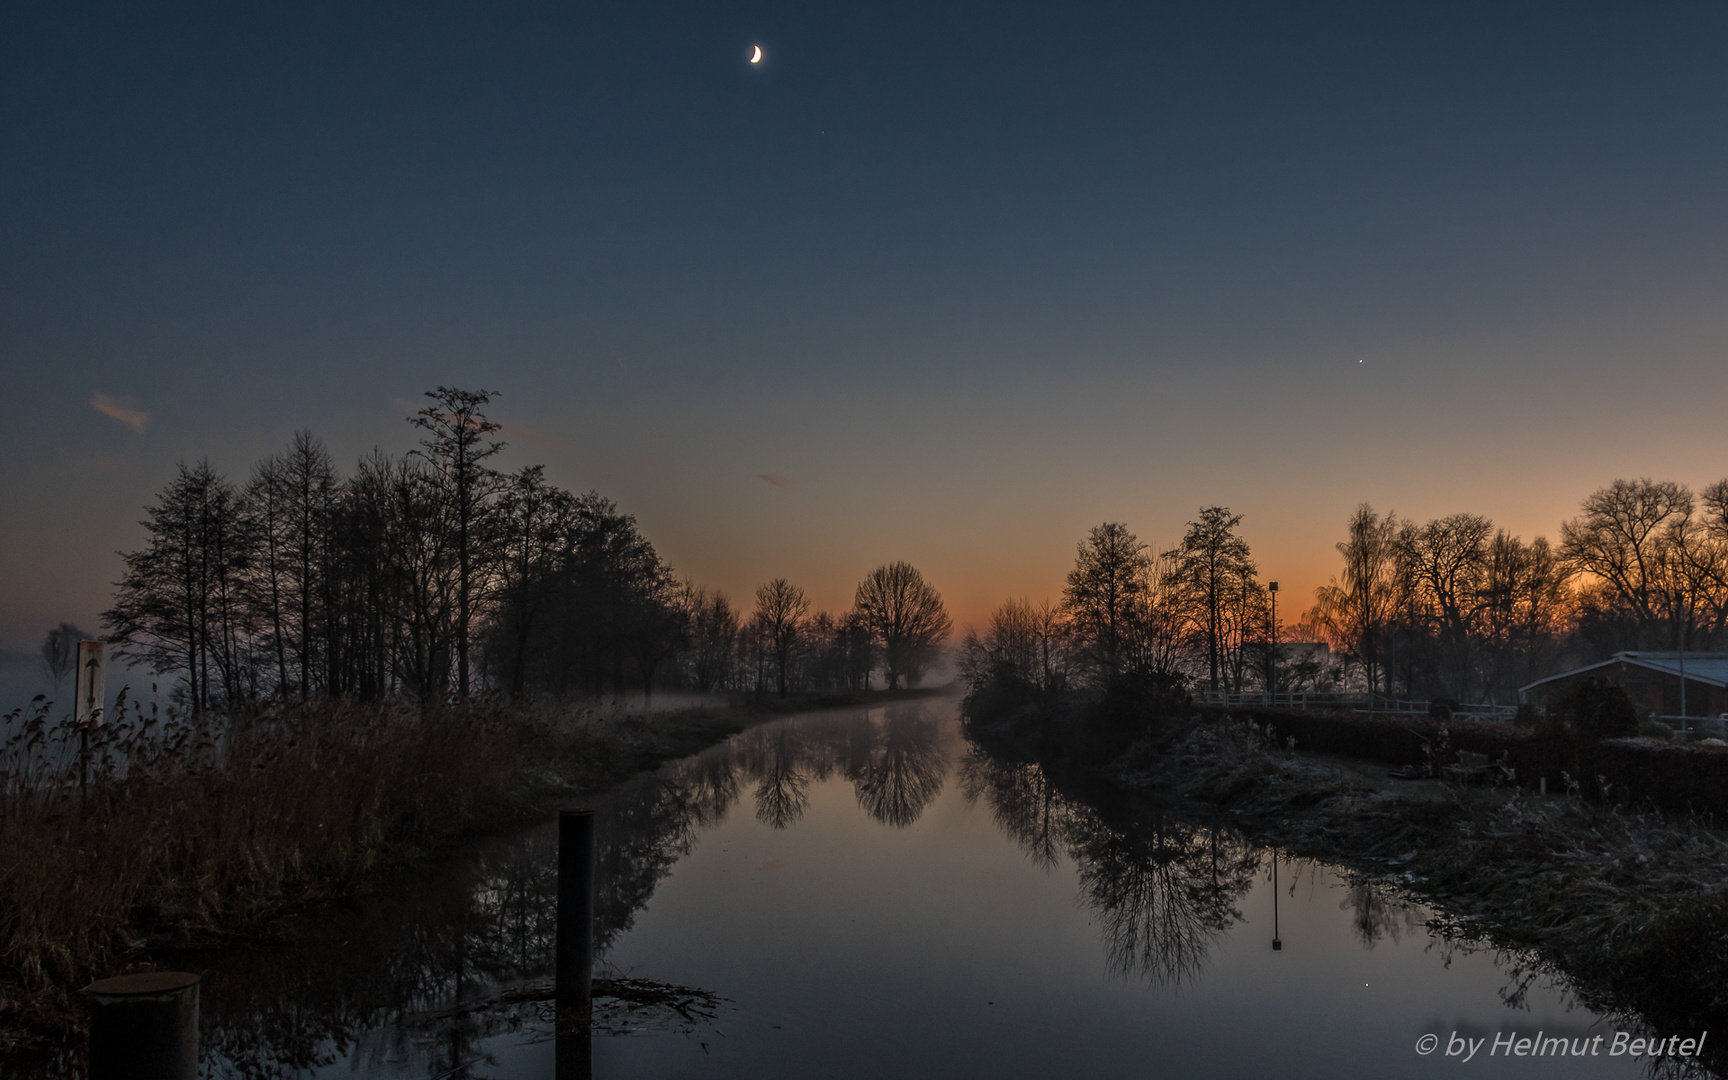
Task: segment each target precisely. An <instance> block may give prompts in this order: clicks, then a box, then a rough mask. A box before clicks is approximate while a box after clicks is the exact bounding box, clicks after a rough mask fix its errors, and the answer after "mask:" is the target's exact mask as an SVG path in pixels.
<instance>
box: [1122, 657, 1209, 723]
mask: <svg viewBox="0 0 1728 1080" xmlns="http://www.w3.org/2000/svg"><path fill="white" fill-rule="evenodd" d="M1193 704H1194V699H1193V698H1192V697H1190V696H1189V694H1188V687H1187V684H1186V680H1184V679H1183V677H1182V676H1181V675H1178V674H1176V673H1174V672H1169V671H1155V670H1153V669H1151V668H1147V667H1134V668H1130V669H1128V670H1127V671H1124V672H1122V673H1121V674H1120V675H1118V676H1117V677H1116V678H1115V679H1113V680H1112V681H1111V683H1110V686H1109V688H1108V689H1106V690H1105V691H1104V700H1103V702H1102V703H1101V705H1100V709H1101V711H1102V714H1103V715H1104V717H1105V718H1106V719H1107V720H1109V721H1110V722H1111V723H1113V724H1122V725H1130V726H1134V727H1145V726H1149V725H1152V724H1154V723H1156V722H1157V721H1159V720H1161V719H1165V718H1168V717H1171V716H1177V715H1181V714H1185V713H1186V712H1188V710H1189V709H1191V708H1192V707H1193Z"/></svg>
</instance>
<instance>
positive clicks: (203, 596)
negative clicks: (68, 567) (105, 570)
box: [102, 461, 246, 714]
mask: <svg viewBox="0 0 1728 1080" xmlns="http://www.w3.org/2000/svg"><path fill="white" fill-rule="evenodd" d="M236 502H237V499H236V496H235V493H234V489H233V487H232V486H231V485H230V484H229V483H228V481H226V480H224V479H223V478H222V477H220V476H218V475H217V474H216V473H215V471H214V470H212V469H211V468H210V465H209V463H208V462H204V461H200V462H199V463H198V464H197V465H196V466H194V467H191V468H188V467H187V466H186V465H185V464H184V463H182V464H180V465H179V467H178V475H177V476H176V477H175V479H174V480H173V482H171V483H170V484H169V485H168V486H167V487H166V488H164V489H163V491H162V494H161V495H160V496H159V497H158V498H157V501H156V504H155V505H154V506H150V507H147V508H146V514H147V515H148V516H147V518H146V520H145V521H143V522H142V523H141V524H143V525H144V527H145V528H146V529H147V530H149V542H148V545H147V546H146V547H145V548H144V549H143V550H141V551H135V552H131V553H122V554H121V558H122V559H123V560H124V562H125V564H126V572H125V574H124V575H123V576H122V577H121V579H120V581H119V582H118V583H117V584H116V593H115V597H114V606H113V607H112V608H110V609H109V610H108V611H106V612H104V613H103V615H102V621H103V624H104V625H105V626H107V627H108V629H109V640H110V641H112V642H114V643H115V645H116V648H115V654H116V655H117V656H119V657H124V658H128V659H135V660H139V661H142V662H143V663H144V664H145V665H147V666H148V667H149V668H150V669H151V670H152V671H154V672H155V673H156V674H158V675H161V674H166V673H169V672H174V671H179V672H183V673H184V674H185V677H186V684H185V685H186V690H187V702H188V705H189V706H190V708H191V710H192V712H193V713H194V714H200V713H202V712H204V710H205V709H206V708H208V707H209V706H210V705H212V704H213V703H214V702H213V701H212V691H213V688H214V689H215V690H216V691H217V692H218V693H219V694H220V695H221V698H222V700H225V701H234V700H237V699H238V698H239V697H240V696H241V694H242V692H243V689H244V686H245V683H244V681H243V676H244V675H245V674H246V673H245V672H243V671H242V665H243V663H244V661H245V659H246V657H245V656H244V653H243V637H244V635H245V630H246V626H245V624H244V616H245V613H244V611H243V609H242V606H241V602H240V601H241V586H240V572H241V569H242V568H243V566H244V556H245V553H244V551H243V549H242V545H241V544H240V535H239V529H238V514H237V513H236ZM212 663H214V664H215V666H216V671H215V673H214V674H213V673H212V672H211V670H210V669H211V665H212ZM213 684H214V686H213Z"/></svg>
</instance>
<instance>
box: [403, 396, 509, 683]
mask: <svg viewBox="0 0 1728 1080" xmlns="http://www.w3.org/2000/svg"><path fill="white" fill-rule="evenodd" d="M426 396H427V397H429V398H431V399H432V402H433V403H432V404H431V405H428V406H426V407H425V408H423V409H421V410H420V411H419V412H417V413H415V414H414V415H413V416H410V417H409V418H408V422H409V423H411V424H413V425H414V426H415V427H417V428H419V429H421V430H422V431H425V432H426V433H427V438H425V439H423V440H421V443H420V449H419V450H417V451H415V453H417V454H419V455H420V456H421V457H423V458H424V459H425V460H426V461H427V463H428V464H430V465H431V466H432V467H433V468H434V470H435V472H434V473H433V474H432V475H434V476H436V477H438V478H439V479H440V481H441V488H442V490H443V491H444V493H445V495H446V497H447V498H448V500H449V503H450V512H451V524H452V526H453V527H454V530H455V537H454V543H455V555H456V567H457V583H456V690H457V693H458V694H459V695H461V696H462V697H464V698H465V697H467V696H468V689H469V687H468V641H469V637H470V635H471V631H472V628H473V618H474V607H475V599H476V597H477V595H478V593H479V591H480V590H479V585H480V582H479V580H478V579H479V577H480V576H481V575H482V574H483V573H484V559H483V557H482V552H483V550H484V541H485V539H486V537H485V535H484V533H483V531H482V529H483V522H482V517H483V515H484V513H485V509H486V507H487V504H489V503H490V502H491V501H492V499H493V498H494V497H495V496H496V495H497V494H498V492H499V490H500V484H499V482H498V477H497V474H496V473H494V472H493V471H492V470H490V469H488V468H486V467H485V466H484V465H483V464H482V462H484V461H485V460H486V459H487V458H489V457H491V456H492V455H494V454H496V453H498V451H500V450H502V449H504V444H503V443H501V442H495V441H492V440H491V439H488V438H487V436H489V435H491V434H492V433H493V432H495V431H497V430H499V426H498V425H497V424H495V423H493V422H492V421H490V420H488V419H486V416H485V414H484V413H482V412H481V411H480V410H481V409H482V408H483V407H484V406H486V405H488V404H490V403H491V401H492V399H493V398H494V397H496V396H497V392H496V391H493V390H458V389H457V388H455V387H453V386H440V387H438V389H436V390H429V391H427V392H426Z"/></svg>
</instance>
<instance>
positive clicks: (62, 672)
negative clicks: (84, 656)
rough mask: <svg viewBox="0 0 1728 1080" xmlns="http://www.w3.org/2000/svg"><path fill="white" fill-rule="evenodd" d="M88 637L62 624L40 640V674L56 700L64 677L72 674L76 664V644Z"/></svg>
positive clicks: (78, 630)
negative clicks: (49, 686) (50, 686)
mask: <svg viewBox="0 0 1728 1080" xmlns="http://www.w3.org/2000/svg"><path fill="white" fill-rule="evenodd" d="M88 637H89V635H88V634H86V633H85V632H84V631H82V630H80V629H78V628H77V627H76V626H73V625H72V624H71V623H68V622H63V623H61V624H60V625H59V626H56V627H55V628H54V629H52V630H50V631H48V635H47V636H46V637H45V638H43V639H42V674H43V675H45V676H47V679H48V682H49V683H50V684H51V685H52V686H53V687H54V696H55V697H56V698H58V697H59V696H60V687H61V685H62V684H63V683H65V681H66V676H68V675H70V674H72V668H73V666H74V665H76V664H77V663H78V643H79V642H80V641H84V640H86V639H87V638H88Z"/></svg>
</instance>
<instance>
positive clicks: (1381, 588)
mask: <svg viewBox="0 0 1728 1080" xmlns="http://www.w3.org/2000/svg"><path fill="white" fill-rule="evenodd" d="M1241 521H1242V516H1241V515H1240V514H1233V513H1231V512H1230V511H1229V510H1228V509H1227V508H1225V507H1219V506H1213V507H1207V508H1204V509H1202V510H1201V511H1200V513H1199V515H1198V516H1197V517H1196V518H1195V520H1193V521H1191V522H1189V523H1188V526H1187V530H1186V532H1185V533H1184V535H1183V537H1182V541H1181V543H1179V544H1178V545H1177V546H1175V547H1174V548H1172V549H1169V550H1167V551H1156V550H1154V549H1153V548H1151V547H1150V546H1149V545H1146V544H1144V543H1141V542H1140V541H1139V539H1138V538H1137V537H1135V536H1134V534H1133V533H1131V532H1129V531H1128V529H1127V527H1126V526H1124V525H1122V524H1120V523H1114V522H1110V523H1105V524H1103V525H1099V526H1097V527H1096V528H1094V529H1092V530H1091V532H1090V534H1089V535H1088V536H1087V538H1086V539H1085V540H1083V541H1082V542H1081V543H1080V545H1079V550H1078V552H1077V555H1076V559H1075V564H1074V568H1073V569H1072V570H1071V571H1070V572H1069V574H1068V577H1067V581H1066V584H1065V586H1064V589H1063V592H1062V595H1061V598H1060V600H1059V601H1057V602H1056V603H1045V604H1042V605H1037V606H1034V605H1033V604H1031V603H1029V602H1027V601H1024V600H1010V601H1008V602H1007V603H1005V604H1003V605H1002V606H1001V607H999V608H998V609H997V610H996V611H995V612H993V613H992V614H991V615H990V617H989V619H988V620H987V621H986V624H985V626H984V627H983V628H982V630H981V631H976V632H969V633H968V635H967V636H966V638H965V639H964V641H963V642H962V646H961V667H962V672H963V674H964V675H965V676H966V677H967V678H968V679H969V680H970V681H971V682H972V683H973V684H974V685H978V684H981V683H982V682H983V681H984V680H985V679H987V678H989V677H991V676H992V675H993V674H1003V675H1006V676H1009V677H1012V678H1014V679H1017V680H1021V681H1023V682H1026V683H1030V684H1032V685H1035V686H1038V687H1040V688H1043V689H1045V690H1050V689H1055V688H1059V687H1062V686H1067V685H1071V684H1072V685H1090V686H1093V687H1094V688H1106V687H1108V686H1110V685H1112V684H1113V683H1115V682H1117V681H1118V680H1120V679H1121V678H1123V677H1124V676H1127V675H1134V676H1137V677H1144V676H1147V675H1155V676H1159V677H1163V678H1166V679H1171V678H1174V679H1179V680H1182V681H1184V682H1186V683H1188V684H1190V685H1196V686H1203V687H1205V688H1206V689H1208V690H1214V691H1227V692H1244V691H1258V690H1263V689H1265V688H1267V687H1272V688H1274V689H1276V690H1279V691H1285V690H1316V691H1324V690H1332V689H1349V690H1357V691H1361V690H1372V691H1374V692H1377V693H1382V694H1386V695H1388V696H1402V697H1415V698H1427V699H1437V700H1445V699H1449V700H1452V701H1457V702H1478V701H1498V702H1504V703H1509V702H1512V701H1515V700H1516V695H1517V690H1518V688H1519V687H1520V686H1524V685H1527V684H1529V683H1530V682H1533V681H1535V680H1536V679H1539V678H1542V677H1544V676H1546V675H1549V674H1553V673H1554V672H1556V671H1559V670H1565V669H1566V668H1568V667H1572V666H1577V665H1580V664H1583V663H1588V662H1591V661H1594V660H1600V659H1603V658H1605V657H1607V656H1608V655H1610V654H1612V653H1614V652H1617V651H1621V650H1626V649H1646V650H1658V651H1674V650H1682V649H1683V650H1709V649H1721V648H1723V647H1725V646H1728V480H1724V481H1720V482H1718V483H1715V484H1712V485H1711V486H1709V487H1707V488H1706V489H1705V490H1704V491H1703V493H1702V494H1701V495H1694V493H1693V492H1692V491H1691V490H1690V489H1689V488H1687V487H1686V486H1685V485H1683V484H1678V483H1675V482H1672V481H1654V480H1650V479H1641V480H1616V481H1614V482H1613V483H1612V484H1610V485H1609V486H1607V487H1605V488H1602V489H1600V490H1598V491H1596V492H1593V493H1592V494H1591V495H1590V496H1588V497H1587V498H1585V499H1584V500H1583V502H1582V504H1581V506H1580V513H1579V514H1578V515H1577V516H1576V517H1574V518H1572V519H1570V520H1568V521H1566V522H1564V523H1563V524H1562V525H1561V528H1560V542H1559V543H1558V544H1557V545H1556V544H1550V542H1549V541H1548V540H1547V539H1546V538H1545V537H1540V536H1539V537H1536V538H1535V539H1534V540H1532V541H1529V542H1526V541H1524V540H1523V539H1521V538H1519V537H1516V536H1513V535H1512V534H1511V533H1509V532H1508V531H1507V530H1505V529H1502V528H1496V527H1495V525H1494V524H1493V522H1492V521H1490V520H1489V519H1488V518H1486V517H1483V516H1481V515H1477V514H1468V513H1461V514H1453V515H1450V516H1447V517H1442V518H1436V519H1434V520H1431V521H1427V522H1418V521H1414V520H1411V519H1408V518H1402V517H1399V516H1398V515H1396V514H1394V513H1386V514H1384V515H1382V514H1380V513H1378V512H1376V511H1375V510H1374V508H1373V507H1372V506H1369V505H1367V504H1363V505H1362V506H1360V507H1358V508H1357V509H1356V511H1355V512H1354V513H1353V514H1352V515H1351V516H1350V519H1349V520H1348V521H1347V522H1346V524H1345V536H1344V539H1343V540H1341V541H1340V542H1339V543H1338V545H1337V548H1338V553H1339V555H1340V557H1341V559H1342V563H1343V565H1342V568H1341V570H1340V572H1339V573H1338V574H1337V575H1336V576H1334V577H1333V578H1332V579H1331V581H1329V582H1328V583H1327V584H1326V585H1323V586H1321V587H1320V588H1318V589H1317V590H1316V592H1315V597H1314V602H1313V604H1312V606H1310V607H1309V608H1308V609H1307V610H1305V611H1303V612H1302V613H1301V614H1300V615H1299V616H1298V617H1297V618H1295V619H1293V620H1291V621H1290V622H1289V623H1288V624H1286V623H1284V622H1283V621H1282V620H1280V622H1279V623H1278V625H1274V623H1273V620H1272V599H1273V594H1272V593H1271V591H1270V589H1269V588H1268V585H1267V584H1266V583H1263V582H1261V581H1260V580H1259V571H1258V567H1257V566H1256V564H1255V562H1254V560H1253V558H1252V553H1251V551H1250V549H1249V546H1248V544H1247V542H1246V541H1245V540H1244V539H1243V538H1242V537H1241V536H1240V534H1239V532H1238V528H1239V526H1240V524H1241ZM1302 641H1308V642H1323V643H1325V644H1326V645H1327V646H1328V648H1327V650H1326V652H1325V653H1324V654H1322V653H1320V651H1319V650H1313V649H1292V648H1291V647H1290V646H1289V645H1288V644H1284V643H1292V642H1302ZM1275 643H1278V644H1275ZM1280 645H1282V646H1283V647H1279V646H1280Z"/></svg>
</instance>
